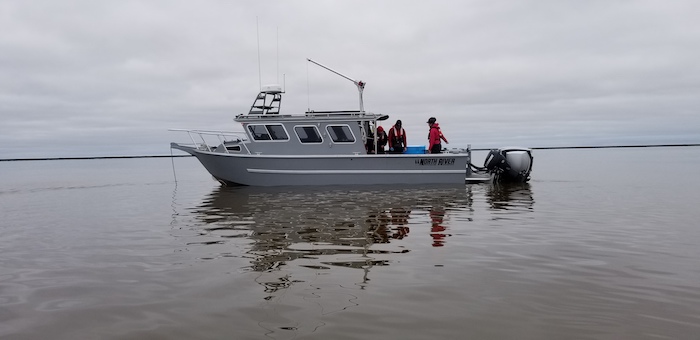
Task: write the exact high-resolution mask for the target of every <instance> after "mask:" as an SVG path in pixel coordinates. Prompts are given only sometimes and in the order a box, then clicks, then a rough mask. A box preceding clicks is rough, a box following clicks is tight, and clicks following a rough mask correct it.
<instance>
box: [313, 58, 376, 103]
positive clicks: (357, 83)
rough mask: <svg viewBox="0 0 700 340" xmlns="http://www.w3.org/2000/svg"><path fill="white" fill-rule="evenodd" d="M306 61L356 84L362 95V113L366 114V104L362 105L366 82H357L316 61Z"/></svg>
mask: <svg viewBox="0 0 700 340" xmlns="http://www.w3.org/2000/svg"><path fill="white" fill-rule="evenodd" d="M306 60H308V61H310V62H312V63H314V64H316V65H318V66H321V67H323V68H325V69H326V70H328V71H331V72H333V73H335V74H337V75H339V76H341V77H343V78H345V79H347V80H349V81H351V82H353V83H354V84H355V86H357V91H358V92H359V93H360V112H365V106H364V104H363V103H362V91H363V90H364V89H365V82H363V81H362V80H359V81H357V80H355V79H352V78H350V77H348V76H346V75H344V74H342V73H340V72H337V71H335V70H332V69H331V68H329V67H327V66H324V65H321V64H319V63H317V62H315V61H313V60H311V59H309V58H306ZM307 73H308V68H307ZM307 77H308V76H307ZM307 82H308V80H307Z"/></svg>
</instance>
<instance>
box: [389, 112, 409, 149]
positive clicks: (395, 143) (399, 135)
mask: <svg viewBox="0 0 700 340" xmlns="http://www.w3.org/2000/svg"><path fill="white" fill-rule="evenodd" d="M405 148H406V131H404V129H403V128H402V127H401V120H400V119H399V120H397V121H396V124H394V126H392V127H391V129H390V130H389V152H391V153H403V151H404V149H405Z"/></svg>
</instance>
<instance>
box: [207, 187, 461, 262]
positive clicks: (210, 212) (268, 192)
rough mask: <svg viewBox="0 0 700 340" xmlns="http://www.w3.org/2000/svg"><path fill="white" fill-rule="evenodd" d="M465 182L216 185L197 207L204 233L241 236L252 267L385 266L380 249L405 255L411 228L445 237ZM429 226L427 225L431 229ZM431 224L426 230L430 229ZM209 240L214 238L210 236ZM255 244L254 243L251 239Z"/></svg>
mask: <svg viewBox="0 0 700 340" xmlns="http://www.w3.org/2000/svg"><path fill="white" fill-rule="evenodd" d="M471 200H472V198H471V189H470V188H469V187H468V186H467V187H466V188H465V186H457V187H454V186H448V187H437V188H436V187H431V188H422V187H411V188H395V189H394V188H391V187H382V188H380V189H374V188H348V187H343V188H310V189H300V188H293V189H290V188H287V189H280V188H255V187H217V188H215V189H214V191H213V192H212V193H211V194H209V195H208V197H206V198H205V199H204V202H203V203H202V204H201V205H200V206H198V207H197V208H196V211H195V215H196V216H198V217H199V219H201V221H203V222H205V223H206V224H205V225H204V226H202V228H203V231H204V232H205V233H208V234H209V236H212V235H218V236H220V237H221V238H222V239H220V240H216V241H214V242H217V243H221V242H222V241H223V242H226V240H227V239H241V238H243V239H246V240H247V242H248V244H247V245H246V246H245V248H246V254H247V256H252V261H251V267H250V269H251V270H254V271H267V270H271V269H274V268H277V267H279V266H281V265H285V264H288V263H289V262H290V261H294V260H296V259H312V260H319V261H317V262H315V263H313V262H312V264H309V261H305V262H304V264H300V265H301V266H306V267H311V268H316V269H328V268H329V266H343V267H352V268H365V267H367V266H373V265H387V264H388V261H387V260H386V259H382V258H381V256H373V255H382V254H400V253H405V252H408V251H409V249H408V246H407V245H406V244H402V241H403V240H404V239H406V238H407V237H409V235H411V234H410V232H411V230H410V229H411V227H414V226H415V227H426V229H424V230H431V232H435V233H436V235H435V236H434V238H435V239H436V241H435V245H443V244H444V239H445V237H446V234H445V233H444V232H445V229H446V227H444V226H442V223H443V222H442V221H443V220H444V219H445V218H446V217H447V216H449V214H450V211H463V210H466V209H468V208H469V207H470V206H471ZM430 226H432V227H430ZM428 228H429V229H428ZM210 241H211V240H210ZM251 242H252V243H251Z"/></svg>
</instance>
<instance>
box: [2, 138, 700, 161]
mask: <svg viewBox="0 0 700 340" xmlns="http://www.w3.org/2000/svg"><path fill="white" fill-rule="evenodd" d="M681 146H700V143H690V144H638V145H589V146H538V147H531V148H528V149H532V150H563V149H614V148H661V147H681ZM494 149H497V148H475V149H471V150H472V151H489V150H494ZM175 157H194V156H192V155H141V156H82V157H36V158H0V162H14V161H64V160H81V159H127V158H175Z"/></svg>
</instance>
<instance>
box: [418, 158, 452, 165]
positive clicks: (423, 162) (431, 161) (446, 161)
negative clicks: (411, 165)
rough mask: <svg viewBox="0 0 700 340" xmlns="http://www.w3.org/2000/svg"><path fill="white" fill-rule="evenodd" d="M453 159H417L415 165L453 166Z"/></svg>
mask: <svg viewBox="0 0 700 340" xmlns="http://www.w3.org/2000/svg"><path fill="white" fill-rule="evenodd" d="M453 164H455V159H454V158H419V159H416V165H453Z"/></svg>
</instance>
